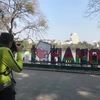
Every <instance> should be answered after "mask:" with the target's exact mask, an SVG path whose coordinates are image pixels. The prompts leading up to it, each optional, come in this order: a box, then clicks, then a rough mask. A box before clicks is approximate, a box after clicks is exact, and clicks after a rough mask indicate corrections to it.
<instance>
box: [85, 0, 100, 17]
mask: <svg viewBox="0 0 100 100" xmlns="http://www.w3.org/2000/svg"><path fill="white" fill-rule="evenodd" d="M85 14H86V17H90V16H91V17H97V16H99V15H100V0H89V3H88V5H87V9H86V13H85Z"/></svg>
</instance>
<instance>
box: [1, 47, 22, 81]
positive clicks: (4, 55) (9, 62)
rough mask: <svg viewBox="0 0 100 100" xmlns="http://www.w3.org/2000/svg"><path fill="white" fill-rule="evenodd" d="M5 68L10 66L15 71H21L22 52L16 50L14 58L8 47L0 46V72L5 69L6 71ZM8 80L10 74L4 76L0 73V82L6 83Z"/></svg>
mask: <svg viewBox="0 0 100 100" xmlns="http://www.w3.org/2000/svg"><path fill="white" fill-rule="evenodd" d="M7 68H10V69H12V70H14V71H15V72H21V71H22V68H23V63H22V53H21V52H17V59H16V60H15V58H14V56H13V54H12V51H11V50H10V49H9V48H7V47H0V73H3V72H5V71H6V73H8V70H7ZM10 81H11V79H10V75H7V76H5V75H4V74H0V83H7V82H10Z"/></svg>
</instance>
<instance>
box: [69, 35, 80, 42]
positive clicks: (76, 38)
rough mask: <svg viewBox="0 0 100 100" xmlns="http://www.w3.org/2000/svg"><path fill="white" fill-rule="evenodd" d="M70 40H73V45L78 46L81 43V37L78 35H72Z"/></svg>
mask: <svg viewBox="0 0 100 100" xmlns="http://www.w3.org/2000/svg"><path fill="white" fill-rule="evenodd" d="M70 39H71V40H72V43H73V44H78V42H79V36H78V34H77V33H71V35H70Z"/></svg>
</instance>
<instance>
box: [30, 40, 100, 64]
mask: <svg viewBox="0 0 100 100" xmlns="http://www.w3.org/2000/svg"><path fill="white" fill-rule="evenodd" d="M62 53H63V54H62ZM36 58H38V60H37V59H36ZM31 62H34V63H35V62H47V63H51V64H81V65H84V64H85V65H99V64H100V50H99V49H91V50H88V49H80V48H77V49H76V51H75V52H74V55H73V52H72V50H71V49H70V48H66V50H65V51H62V48H56V47H55V45H54V46H52V45H51V44H49V43H47V42H43V41H39V42H38V44H37V46H36V47H35V46H33V47H32V48H31Z"/></svg>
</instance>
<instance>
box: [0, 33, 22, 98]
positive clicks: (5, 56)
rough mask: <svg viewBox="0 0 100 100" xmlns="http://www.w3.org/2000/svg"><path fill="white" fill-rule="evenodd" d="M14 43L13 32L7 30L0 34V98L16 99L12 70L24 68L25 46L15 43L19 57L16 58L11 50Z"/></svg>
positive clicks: (19, 70) (18, 70)
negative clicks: (23, 51)
mask: <svg viewBox="0 0 100 100" xmlns="http://www.w3.org/2000/svg"><path fill="white" fill-rule="evenodd" d="M13 43H14V41H13V35H12V34H9V33H6V32H4V33H1V34H0V100H15V94H16V93H15V91H14V88H13V83H14V81H13V80H14V79H13V75H11V73H12V70H13V71H15V72H21V71H22V68H23V63H22V48H23V46H22V45H19V46H18V45H17V44H15V46H16V53H17V59H16V60H15V58H14V55H13V53H12V51H11V48H12V44H13ZM11 76H12V77H11Z"/></svg>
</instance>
